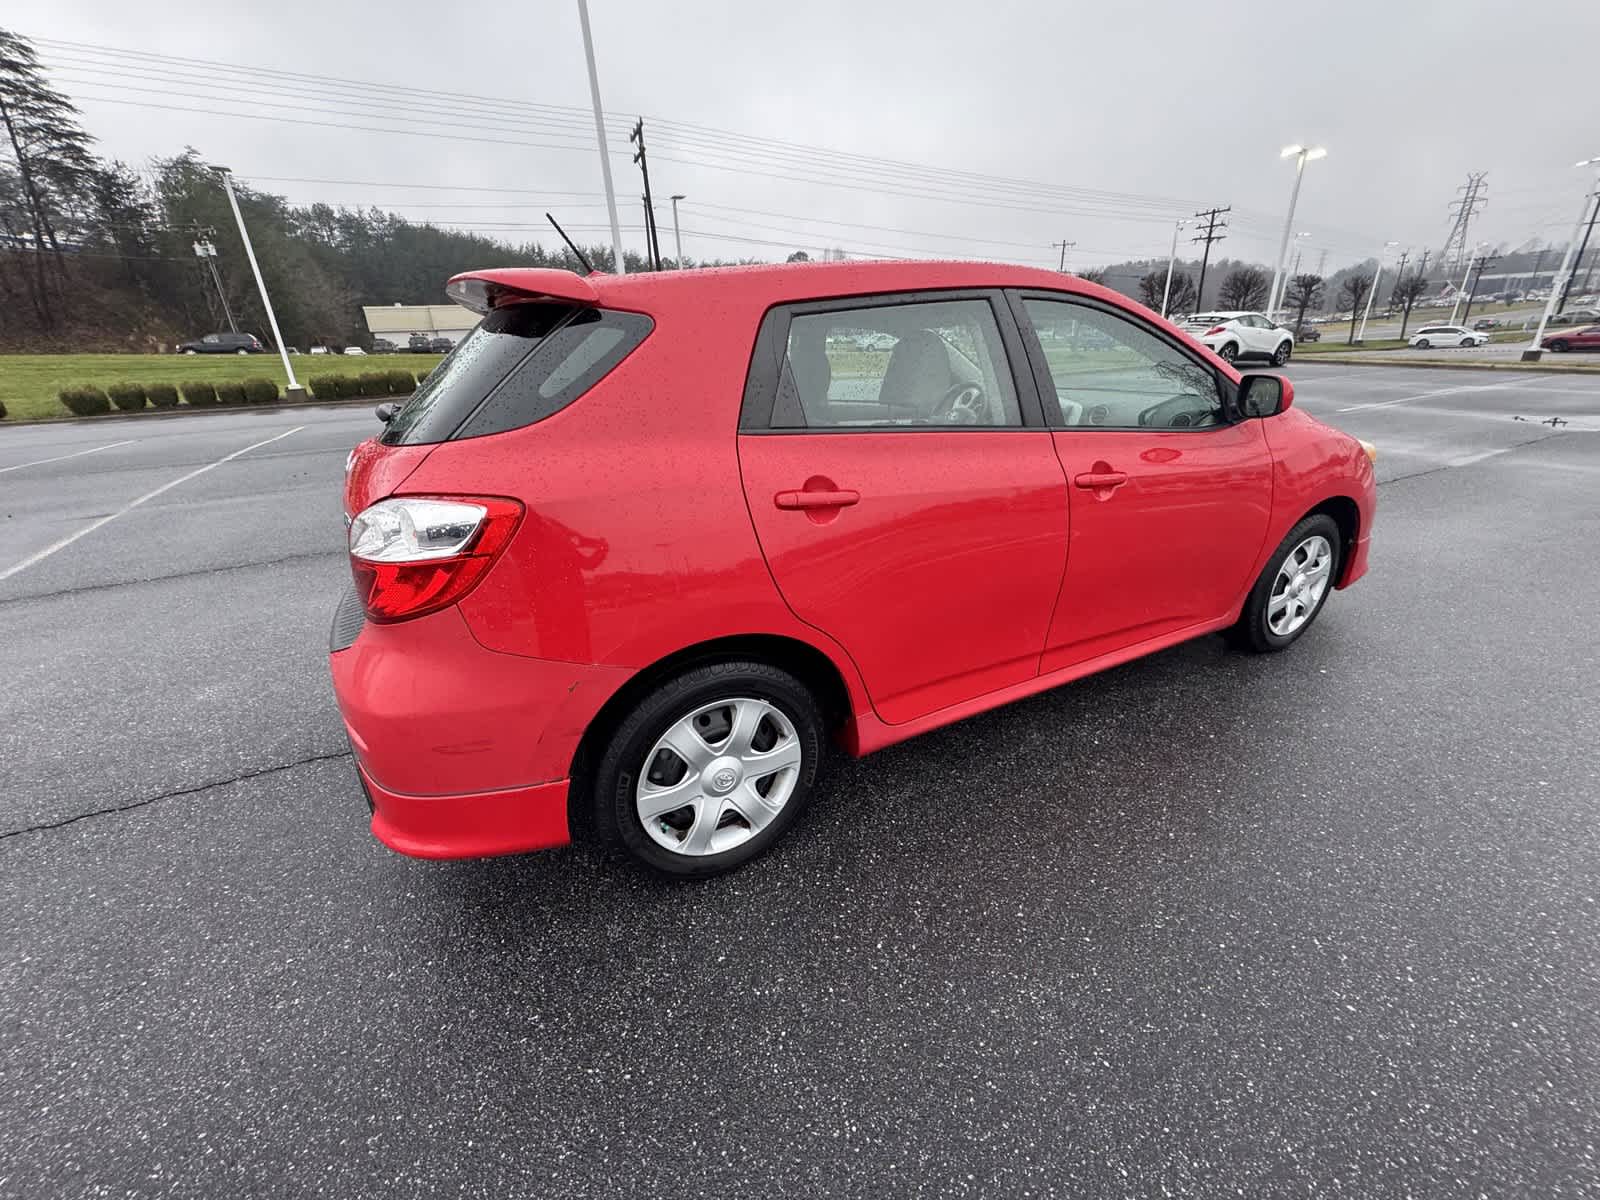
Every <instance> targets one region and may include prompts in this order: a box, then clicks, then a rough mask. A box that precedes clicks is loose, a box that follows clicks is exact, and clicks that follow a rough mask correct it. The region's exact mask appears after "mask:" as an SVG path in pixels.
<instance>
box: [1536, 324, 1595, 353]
mask: <svg viewBox="0 0 1600 1200" xmlns="http://www.w3.org/2000/svg"><path fill="white" fill-rule="evenodd" d="M1539 345H1540V347H1541V348H1543V349H1545V350H1554V351H1555V352H1556V353H1558V354H1563V353H1565V352H1566V351H1568V350H1600V325H1588V326H1585V327H1584V328H1582V329H1563V330H1562V331H1561V332H1560V333H1550V334H1546V335H1545V339H1544V341H1542V342H1540V343H1539Z"/></svg>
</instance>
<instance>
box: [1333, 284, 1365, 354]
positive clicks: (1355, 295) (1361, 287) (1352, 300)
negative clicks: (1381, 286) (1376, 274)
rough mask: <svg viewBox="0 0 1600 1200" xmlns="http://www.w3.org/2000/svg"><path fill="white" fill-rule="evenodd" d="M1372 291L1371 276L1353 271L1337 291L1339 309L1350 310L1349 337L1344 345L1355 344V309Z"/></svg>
mask: <svg viewBox="0 0 1600 1200" xmlns="http://www.w3.org/2000/svg"><path fill="white" fill-rule="evenodd" d="M1371 289H1372V276H1371V275H1369V274H1367V272H1365V271H1354V272H1352V273H1351V274H1350V275H1349V276H1348V277H1347V278H1346V279H1345V281H1344V285H1343V286H1342V287H1340V289H1339V305H1340V307H1342V308H1343V307H1348V308H1349V309H1350V336H1349V337H1347V338H1345V340H1344V344H1345V345H1347V346H1353V345H1355V343H1356V315H1355V314H1356V309H1358V308H1360V307H1361V302H1362V301H1363V300H1365V299H1366V298H1367V293H1368V292H1369V291H1370V290H1371Z"/></svg>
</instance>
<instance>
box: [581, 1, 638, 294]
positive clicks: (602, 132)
mask: <svg viewBox="0 0 1600 1200" xmlns="http://www.w3.org/2000/svg"><path fill="white" fill-rule="evenodd" d="M578 24H580V25H582V26H583V57H584V58H585V60H586V61H587V62H588V64H589V101H590V103H591V104H592V105H593V106H594V138H595V141H596V142H598V143H599V144H600V178H601V179H602V180H604V182H605V188H606V211H607V212H608V213H609V214H610V215H611V254H612V257H614V258H615V259H616V271H617V274H618V275H626V274H627V273H628V264H627V263H626V262H624V261H623V258H622V226H621V224H620V223H619V222H618V221H617V193H616V191H615V189H614V188H612V186H611V154H610V152H609V151H608V150H607V149H606V118H605V113H604V112H603V111H602V110H601V107H600V75H599V72H597V71H596V70H595V66H594V37H593V36H592V35H591V34H590V32H589V0H578Z"/></svg>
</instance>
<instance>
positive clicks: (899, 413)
mask: <svg viewBox="0 0 1600 1200" xmlns="http://www.w3.org/2000/svg"><path fill="white" fill-rule="evenodd" d="M1021 424H1022V415H1021V410H1020V409H1019V408H1018V405H1017V394H1016V389H1015V387H1014V386H1013V384H1012V380H1011V372H1010V369H1009V367H1008V366H1007V363H1006V357H1005V351H1004V348H1003V346H1002V345H1001V341H1000V329H999V326H998V325H997V324H996V322H995V317H994V310H993V309H991V308H990V306H989V302H988V301H987V300H982V299H971V300H938V301H929V302H926V303H911V304H885V305H876V306H870V307H863V308H852V309H839V310H835V311H831V312H823V313H806V314H802V315H799V316H795V317H793V318H792V319H791V320H790V322H789V339H788V345H787V347H786V348H785V353H784V358H783V367H782V371H781V373H780V375H779V380H778V395H777V399H776V402H775V404H774V406H773V414H772V425H773V427H774V428H779V429H833V428H840V427H844V426H869V425H878V426H882V425H892V426H918V425H936V426H947V425H977V426H990V427H993V426H1016V425H1021Z"/></svg>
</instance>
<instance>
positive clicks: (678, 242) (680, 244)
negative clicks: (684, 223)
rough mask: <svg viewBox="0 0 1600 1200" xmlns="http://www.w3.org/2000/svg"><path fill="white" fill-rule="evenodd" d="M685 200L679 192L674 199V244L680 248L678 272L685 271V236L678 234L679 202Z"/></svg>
mask: <svg viewBox="0 0 1600 1200" xmlns="http://www.w3.org/2000/svg"><path fill="white" fill-rule="evenodd" d="M682 199H684V194H683V193H682V192H679V193H678V194H677V195H676V196H673V197H672V243H673V245H674V246H676V247H677V248H678V270H680V271H681V270H683V234H681V233H679V232H678V201H679V200H682Z"/></svg>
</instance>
